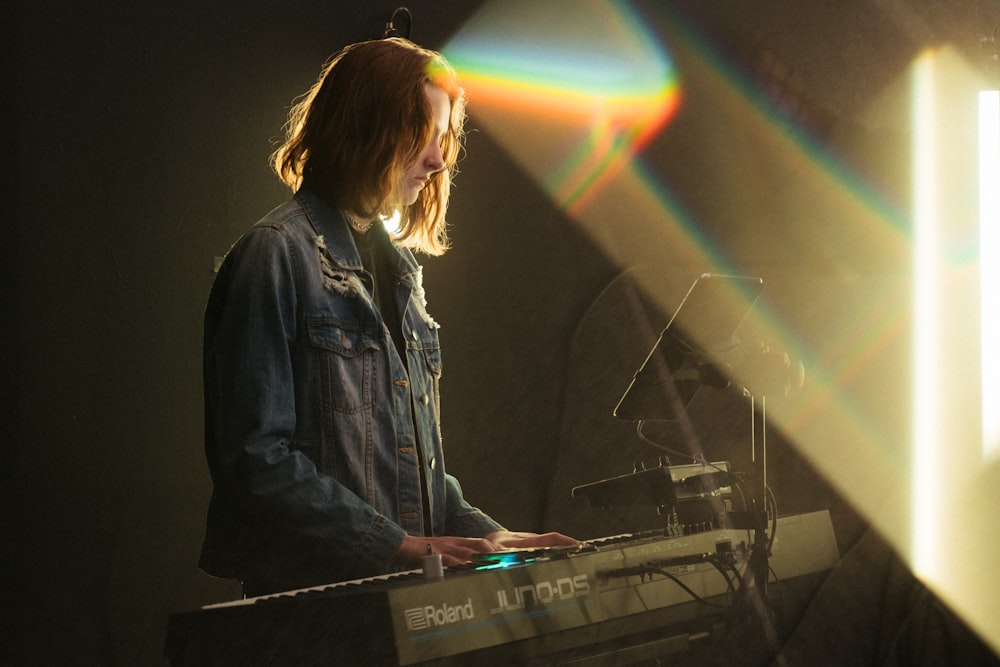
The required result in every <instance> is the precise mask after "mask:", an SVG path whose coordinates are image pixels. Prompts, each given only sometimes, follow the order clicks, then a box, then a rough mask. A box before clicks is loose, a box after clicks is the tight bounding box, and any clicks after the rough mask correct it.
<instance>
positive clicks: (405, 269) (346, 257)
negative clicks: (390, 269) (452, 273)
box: [295, 188, 420, 282]
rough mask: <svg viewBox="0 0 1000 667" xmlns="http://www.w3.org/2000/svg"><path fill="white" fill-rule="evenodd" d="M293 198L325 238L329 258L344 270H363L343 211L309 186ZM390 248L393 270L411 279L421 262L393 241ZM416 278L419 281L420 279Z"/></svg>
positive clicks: (417, 272) (300, 190)
mask: <svg viewBox="0 0 1000 667" xmlns="http://www.w3.org/2000/svg"><path fill="white" fill-rule="evenodd" d="M295 200H296V201H297V202H298V203H299V205H300V206H302V210H303V211H305V214H306V217H307V218H308V219H309V222H310V223H311V224H312V227H313V229H314V230H315V231H316V233H317V234H318V235H320V236H322V237H323V239H324V240H325V242H326V250H327V252H328V253H329V254H330V259H331V260H332V261H333V262H334V263H335V264H337V265H338V266H340V267H342V268H344V269H350V270H352V271H360V270H362V268H364V267H363V266H362V264H361V256H360V255H359V254H358V247H357V245H356V244H355V243H354V236H353V235H352V234H351V228H350V226H349V225H348V224H347V219H346V218H345V217H344V214H343V212H342V211H340V210H339V209H336V208H333V207H332V206H330V205H329V204H328V203H327V202H326V200H325V199H323V198H322V197H320V196H319V195H318V194H316V193H315V192H314V191H312V190H309V189H308V188H299V191H298V192H296V193H295ZM392 247H393V248H394V249H395V250H396V253H395V254H396V256H397V257H398V258H399V259H398V261H397V262H396V266H395V269H394V273H395V274H396V275H397V277H399V278H407V277H411V280H412V276H415V275H416V274H419V273H420V265H419V264H417V260H416V258H415V257H414V256H413V253H411V252H410V251H409V249H407V248H400V247H399V246H397V245H395V244H393V246H392ZM417 280H418V282H419V278H418V279H417Z"/></svg>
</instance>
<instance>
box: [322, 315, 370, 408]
mask: <svg viewBox="0 0 1000 667" xmlns="http://www.w3.org/2000/svg"><path fill="white" fill-rule="evenodd" d="M306 326H307V327H308V331H309V345H310V348H311V350H312V354H313V356H314V359H315V362H316V370H317V373H316V382H317V383H318V384H319V390H320V395H321V396H322V400H323V405H324V407H329V408H331V409H333V410H334V411H336V412H342V413H349V414H350V413H355V412H358V411H360V410H363V409H365V408H368V407H371V405H372V404H373V403H374V402H375V387H376V384H375V383H376V370H377V369H376V365H377V359H378V350H379V343H378V341H377V339H376V338H375V335H374V334H373V333H372V332H370V331H366V330H364V329H362V328H361V327H360V326H355V325H352V324H350V323H345V322H341V321H339V320H337V319H335V318H332V317H326V316H309V317H307V318H306Z"/></svg>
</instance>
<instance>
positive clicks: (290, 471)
mask: <svg viewBox="0 0 1000 667" xmlns="http://www.w3.org/2000/svg"><path fill="white" fill-rule="evenodd" d="M464 115H465V101H464V97H463V91H462V89H461V88H460V87H459V85H458V83H457V80H456V78H455V75H454V72H453V71H452V69H451V68H450V67H449V65H448V64H447V62H446V61H445V60H444V58H443V57H441V56H440V55H439V54H436V53H434V52H432V51H428V50H425V49H422V48H419V47H417V46H415V45H413V44H411V43H410V42H407V41H405V40H401V39H396V38H392V39H384V40H379V41H371V42H362V43H359V44H354V45H351V46H349V47H347V48H345V49H344V50H342V51H341V52H340V53H339V54H337V55H336V56H335V57H334V58H333V59H332V60H331V61H330V62H329V63H328V64H327V65H326V66H325V67H324V68H323V72H322V74H321V76H320V78H319V80H318V81H317V82H316V84H315V85H314V86H313V87H312V89H311V90H310V91H309V92H308V93H307V94H306V95H305V96H304V97H303V99H302V100H301V101H300V102H299V103H298V104H296V105H295V107H294V108H293V109H292V112H291V115H290V118H289V123H288V126H287V138H286V141H285V143H284V144H283V145H282V146H281V147H280V148H279V149H278V151H277V152H276V153H275V155H274V157H273V164H274V167H275V170H276V171H277V173H278V174H279V176H280V177H281V178H282V180H283V181H284V182H285V183H286V184H287V185H289V186H290V187H291V188H292V190H293V191H295V195H294V197H293V199H292V200H291V201H289V202H287V203H286V204H284V205H282V206H280V207H278V208H277V209H275V210H274V211H272V212H271V213H269V214H268V215H267V216H265V217H264V218H263V219H262V220H261V221H260V222H258V223H257V224H256V225H255V226H254V227H253V228H252V229H251V230H250V231H249V232H247V233H246V234H245V235H244V236H243V237H242V238H241V239H240V240H239V241H238V242H237V243H236V245H235V246H234V247H233V248H232V250H231V251H230V252H229V254H228V255H227V257H226V260H225V262H224V263H223V265H222V267H221V268H220V271H219V274H218V276H217V277H216V281H215V284H214V285H213V288H212V294H211V296H210V298H209V303H208V306H207V309H206V317H205V350H204V354H205V356H204V377H205V405H206V417H205V418H206V455H207V458H208V463H209V467H210V470H211V473H212V479H213V483H214V489H213V494H212V499H211V503H210V506H209V515H208V524H207V533H206V539H205V544H204V548H203V552H202V558H201V563H200V564H201V567H202V568H203V569H204V570H205V571H206V572H208V573H210V574H213V575H216V576H221V577H229V578H237V579H241V580H242V581H243V583H244V592H245V593H246V594H247V595H251V596H252V595H261V594H266V593H271V592H277V591H281V590H289V589H294V588H301V587H306V586H313V585H318V584H323V583H329V582H332V581H341V580H346V579H354V578H361V577H367V576H371V575H376V574H381V573H386V572H390V571H393V570H396V569H405V568H413V567H418V566H419V564H420V562H421V557H422V556H423V555H425V554H426V553H428V552H433V553H437V554H441V556H442V560H443V563H444V564H445V565H446V566H449V565H457V564H460V563H463V562H467V561H468V560H469V559H470V558H471V557H472V555H473V554H475V553H479V552H488V551H493V550H497V549H504V548H512V547H537V546H555V545H568V544H573V543H574V540H572V539H570V538H568V537H565V536H563V535H560V534H558V533H548V534H544V535H537V534H534V533H514V532H510V531H507V530H505V529H504V528H503V527H502V526H501V525H500V524H498V523H497V522H496V521H494V520H493V519H491V518H490V517H489V516H487V515H486V514H484V513H483V512H482V511H480V510H478V509H476V508H475V507H473V506H471V505H470V504H469V503H468V502H467V501H466V500H465V499H464V497H463V494H462V490H461V488H460V486H459V484H458V482H457V480H455V478H454V477H452V476H450V475H448V474H447V473H446V472H445V466H444V456H443V451H442V447H441V437H440V421H439V420H440V409H439V393H438V379H439V377H440V374H441V354H440V345H439V340H438V332H437V328H438V325H437V323H435V322H434V320H433V319H432V318H431V317H430V315H428V314H427V311H426V309H425V305H426V302H425V300H424V295H423V287H422V285H421V268H420V266H419V265H418V264H417V263H416V261H415V260H414V257H413V254H412V252H411V249H414V250H418V251H422V252H424V253H427V254H431V255H439V254H441V253H443V252H444V251H445V250H446V249H447V248H448V238H447V234H446V227H445V213H446V210H447V207H448V195H449V189H450V185H451V176H452V174H453V171H454V169H455V162H456V159H457V156H458V153H459V149H460V147H461V142H462V137H463V122H464ZM393 217H398V219H399V227H398V232H396V233H394V234H393V236H392V237H390V235H389V234H388V233H387V231H386V229H385V226H384V225H383V224H381V221H383V220H385V219H389V218H393Z"/></svg>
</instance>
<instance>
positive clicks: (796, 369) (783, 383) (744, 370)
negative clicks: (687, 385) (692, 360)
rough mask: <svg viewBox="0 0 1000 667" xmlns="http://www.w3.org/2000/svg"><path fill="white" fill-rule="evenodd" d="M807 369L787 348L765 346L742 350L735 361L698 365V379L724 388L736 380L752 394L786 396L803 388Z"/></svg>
mask: <svg viewBox="0 0 1000 667" xmlns="http://www.w3.org/2000/svg"><path fill="white" fill-rule="evenodd" d="M805 373H806V369H805V366H804V365H803V363H802V362H801V361H800V360H794V361H793V360H792V358H791V357H790V356H789V355H788V353H787V352H772V351H771V350H770V348H768V347H767V346H763V345H762V346H760V347H756V348H751V349H747V350H744V351H743V354H742V357H741V359H739V361H738V363H736V364H735V365H732V364H729V363H726V362H724V361H717V362H703V363H701V364H699V365H698V381H699V382H700V383H701V384H702V385H704V386H706V387H714V388H716V389H726V388H727V387H729V386H731V385H732V384H733V382H734V381H735V382H737V383H738V384H740V385H741V386H742V388H743V389H746V390H747V391H748V392H750V393H751V394H753V395H755V396H787V395H788V394H790V393H791V392H793V391H796V390H798V389H801V388H802V385H803V384H804V383H805Z"/></svg>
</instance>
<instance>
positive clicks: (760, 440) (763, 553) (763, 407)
mask: <svg viewBox="0 0 1000 667" xmlns="http://www.w3.org/2000/svg"><path fill="white" fill-rule="evenodd" d="M743 391H744V392H745V393H746V395H747V396H748V397H749V398H750V421H751V424H750V430H751V437H750V448H751V450H750V454H751V462H752V465H753V472H752V475H751V482H752V484H751V500H750V502H751V507H750V513H751V516H752V517H753V546H752V548H751V550H750V563H749V566H748V570H749V577H748V582H747V584H748V590H747V595H746V600H747V602H748V604H749V605H750V607H751V609H752V611H753V612H755V614H756V616H757V618H759V619H760V622H761V629H762V630H763V631H764V636H765V639H766V640H767V644H768V646H769V647H770V648H771V649H772V650H777V648H778V642H779V640H778V635H777V628H776V625H775V616H774V609H773V607H772V606H771V601H770V598H769V596H768V590H767V579H768V574H769V573H770V566H769V564H768V562H769V558H770V546H771V540H770V539H769V536H768V533H767V526H768V521H767V519H768V517H767V395H766V394H761V396H760V415H759V417H760V418H759V419H758V414H757V408H756V400H755V398H754V396H753V394H751V393H750V391H749V390H747V389H745V388H744V390H743Z"/></svg>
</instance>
